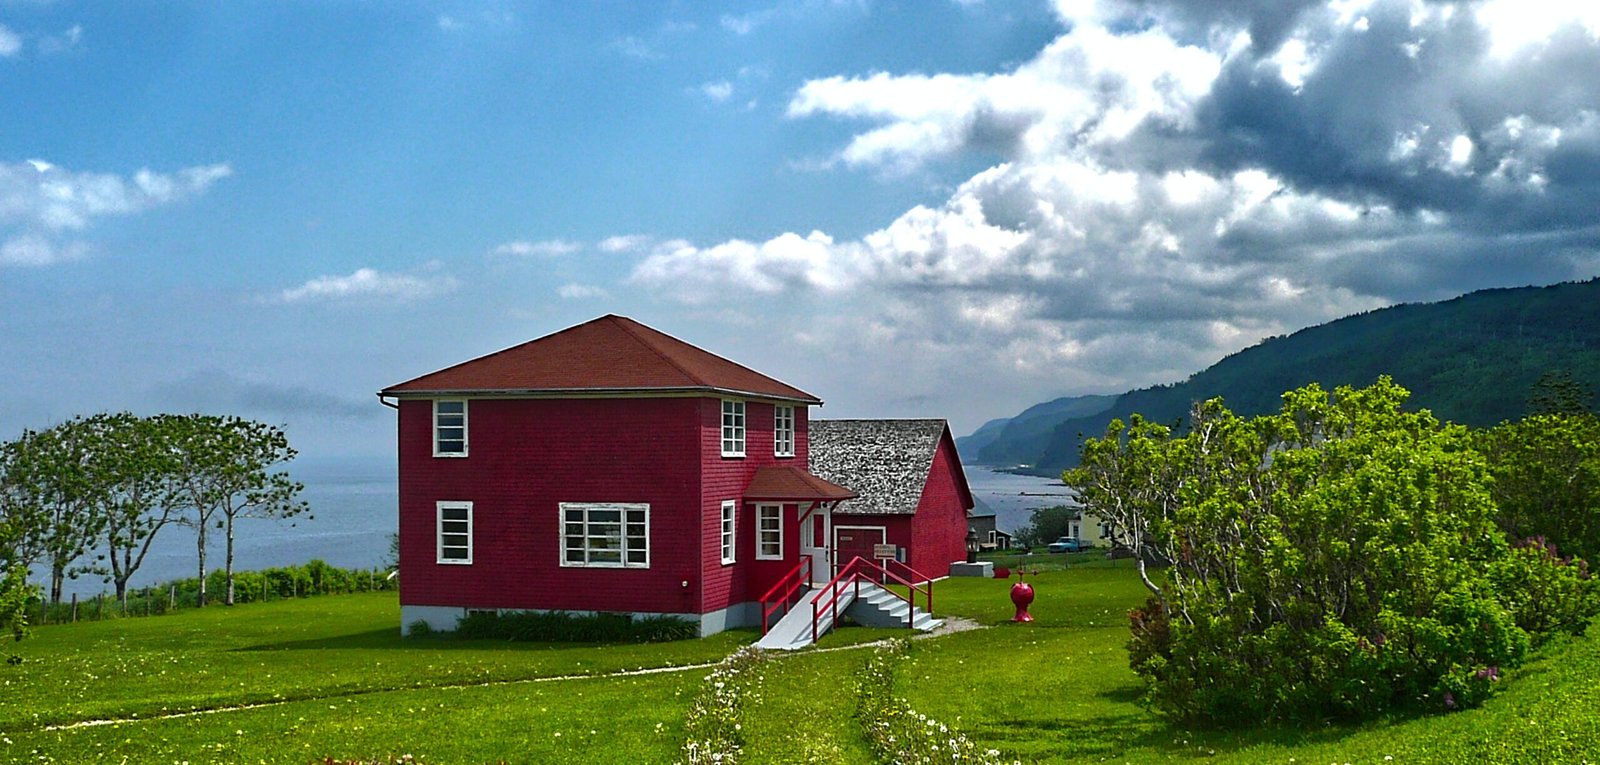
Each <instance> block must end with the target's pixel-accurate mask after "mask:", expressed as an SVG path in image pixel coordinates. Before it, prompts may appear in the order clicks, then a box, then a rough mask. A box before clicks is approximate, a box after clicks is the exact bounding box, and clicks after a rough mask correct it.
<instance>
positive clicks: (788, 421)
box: [772, 405, 794, 457]
mask: <svg viewBox="0 0 1600 765" xmlns="http://www.w3.org/2000/svg"><path fill="white" fill-rule="evenodd" d="M785 415H787V416H785ZM785 436H787V438H785ZM772 456H774V457H793V456H794V407H792V406H782V405H778V406H774V407H772Z"/></svg>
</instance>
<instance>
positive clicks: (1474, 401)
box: [957, 279, 1600, 475]
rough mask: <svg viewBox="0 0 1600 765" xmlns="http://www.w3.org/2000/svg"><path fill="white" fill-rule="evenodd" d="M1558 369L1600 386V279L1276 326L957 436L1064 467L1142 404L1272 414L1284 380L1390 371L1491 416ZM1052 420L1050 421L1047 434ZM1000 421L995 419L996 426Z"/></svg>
mask: <svg viewBox="0 0 1600 765" xmlns="http://www.w3.org/2000/svg"><path fill="white" fill-rule="evenodd" d="M1553 371H1564V372H1567V373H1569V374H1571V375H1572V377H1573V378H1575V379H1576V380H1578V381H1580V382H1582V383H1584V384H1587V385H1589V386H1590V387H1591V390H1592V389H1594V387H1595V385H1594V384H1595V382H1596V381H1600V279H1590V280H1588V281H1583V282H1565V283H1561V284H1555V285H1550V286H1546V287H1517V288H1506V289H1489V290H1481V291H1478V292H1473V293H1470V294H1467V295H1463V296H1461V297H1457V298H1453V299H1450V300H1445V301H1441V302H1437V303H1405V304H1400V305H1396V306H1391V307H1388V308H1381V309H1377V310H1373V311H1367V312H1364V313H1359V314H1354V315H1351V316H1346V317H1344V318H1341V319H1336V320H1334V321H1331V322H1328V323H1326V324H1319V325H1317V326H1314V327H1308V328H1306V329H1302V330H1300V331H1298V332H1295V333H1293V334H1290V335H1280V336H1276V337H1270V338H1267V339H1265V340H1263V341H1261V342H1260V343H1257V344H1256V345H1254V346H1251V347H1249V348H1246V349H1244V350H1242V351H1239V352H1237V353H1234V354H1231V355H1229V356H1227V357H1225V358H1223V359H1222V360H1221V361H1218V362H1217V363H1216V364H1213V365H1211V366H1210V367H1207V368H1206V369H1204V370H1202V371H1200V372H1197V373H1195V374H1194V375H1191V376H1190V377H1189V379H1187V380H1184V381H1183V382H1180V383H1175V384H1171V385H1158V386H1154V387H1150V388H1141V389H1138V390H1133V391H1129V392H1127V393H1123V394H1122V395H1120V396H1116V397H1115V398H1114V400H1113V401H1112V402H1111V404H1110V405H1109V406H1106V407H1104V408H1103V409H1101V410H1100V411H1096V412H1091V413H1079V414H1075V415H1070V416H1043V417H1041V416H1035V417H1033V418H1032V422H1031V424H1029V425H1025V426H1019V427H1018V429H1017V430H1016V432H1015V437H1011V435H1009V434H1011V433H1012V430H1011V428H1012V423H1015V422H1016V421H1017V420H1018V419H1019V418H1020V417H1021V415H1018V418H1012V420H1011V421H1010V422H1008V423H1007V424H1006V425H1004V426H1001V427H1000V428H999V429H998V435H996V436H995V437H994V438H993V439H991V440H989V441H988V442H979V443H978V444H977V446H976V448H972V447H971V446H970V445H971V444H972V441H971V440H970V439H971V438H972V437H970V436H969V437H967V439H958V440H957V444H958V446H959V445H960V444H962V443H963V441H964V440H965V441H966V442H967V443H968V444H969V446H968V447H962V454H963V457H964V458H969V459H971V460H972V461H973V462H974V463H976V464H990V465H1017V464H1027V465H1030V466H1032V468H1031V469H1030V471H1029V472H1037V473H1040V474H1048V475H1054V474H1058V473H1059V472H1060V471H1061V470H1062V469H1063V468H1066V467H1070V466H1072V465H1074V464H1076V463H1077V458H1078V446H1079V444H1080V443H1081V442H1082V440H1083V438H1084V437H1085V436H1098V435H1101V434H1103V433H1104V432H1105V429H1106V426H1107V425H1108V424H1109V423H1110V421H1111V420H1112V419H1113V418H1121V419H1123V420H1124V421H1126V419H1127V418H1128V416H1129V415H1130V414H1132V413H1135V412H1137V413H1139V414H1141V415H1144V416H1145V417H1146V418H1147V419H1152V420H1156V421H1159V422H1169V423H1170V422H1177V421H1180V420H1181V419H1183V418H1184V417H1185V415H1187V414H1188V412H1189V408H1190V407H1191V406H1192V405H1193V404H1194V402H1196V401H1202V400H1206V399H1210V398H1214V397H1217V396H1221V397H1222V398H1223V399H1224V400H1225V401H1226V402H1227V404H1228V407H1229V408H1230V409H1232V410H1233V411H1235V412H1237V413H1239V414H1242V415H1256V414H1263V413H1266V412H1270V411H1275V410H1276V409H1277V408H1278V405H1279V403H1280V397H1281V396H1282V394H1283V392H1284V391H1287V390H1292V389H1294V388H1298V387H1301V386H1303V385H1306V384H1308V383H1312V382H1316V383H1320V384H1321V385H1322V386H1323V387H1324V388H1328V389H1332V388H1334V387H1336V386H1339V385H1353V386H1364V385H1369V384H1371V383H1372V382H1373V381H1374V380H1376V379H1377V378H1378V377H1379V376H1380V375H1385V374H1387V375H1389V376H1390V377H1392V378H1393V379H1394V380H1395V382H1397V383H1399V384H1400V385H1402V386H1404V387H1406V388H1407V389H1409V390H1410V391H1411V393H1412V397H1411V401H1410V405H1411V406H1412V407H1414V408H1418V409H1423V408H1425V409H1429V410H1431V411H1432V412H1433V413H1434V414H1435V415H1436V416H1438V417H1439V418H1440V419H1441V420H1449V421H1452V422H1457V423H1461V424H1464V425H1471V426H1475V427H1483V426H1488V425H1493V424H1495V423H1498V422H1501V421H1503V420H1512V419H1518V418H1520V417H1522V416H1523V415H1524V414H1525V413H1526V408H1527V399H1528V394H1529V391H1530V389H1531V387H1532V386H1533V384H1534V383H1535V382H1536V381H1537V380H1538V379H1539V378H1540V377H1541V376H1542V375H1544V374H1546V373H1548V372H1553ZM1080 398H1094V397H1080ZM1066 400H1067V399H1057V400H1056V401H1053V402H1047V404H1042V405H1040V406H1049V405H1050V404H1055V403H1056V402H1059V401H1066ZM1592 405H1593V402H1591V406H1592ZM1036 408H1037V407H1034V408H1030V409H1029V410H1027V411H1034V409H1036ZM1042 423H1048V424H1049V433H1048V434H1047V436H1045V437H1044V438H1043V439H1042V440H1040V437H1039V435H1038V433H1037V429H1038V428H1039V426H1040V425H1041V424H1042ZM993 425H994V423H992V422H991V423H986V424H985V426H984V428H988V429H989V431H990V432H991V433H994V432H995V430H996V429H995V428H993V427H991V426H993ZM981 430H983V429H980V431H981ZM973 435H974V436H976V435H978V434H977V433H974V434H973Z"/></svg>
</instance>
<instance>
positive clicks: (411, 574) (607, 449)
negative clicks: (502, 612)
mask: <svg viewBox="0 0 1600 765" xmlns="http://www.w3.org/2000/svg"><path fill="white" fill-rule="evenodd" d="M706 401H707V400H705V399H692V398H641V399H572V400H535V399H521V400H514V399H498V400H496V399H474V400H472V401H471V403H470V404H469V415H468V417H469V419H468V422H469V428H470V431H469V435H468V439H469V444H470V445H469V449H470V454H471V456H469V457H467V458H446V457H438V458H436V457H434V456H433V445H432V422H431V417H432V406H431V402H429V401H427V400H404V401H401V402H400V416H399V445H400V446H399V450H400V555H401V558H400V560H401V577H400V581H401V591H400V602H401V603H402V604H405V605H435V606H464V607H469V608H472V607H480V608H539V609H568V610H615V611H652V612H677V613H685V612H694V611H696V610H698V609H697V606H698V599H699V598H698V592H697V589H698V585H699V580H700V576H699V570H700V563H699V556H700V550H699V549H697V548H696V546H695V545H694V544H693V543H692V540H694V539H695V537H696V529H695V523H696V513H695V509H696V507H697V506H698V505H699V503H700V499H701V490H700V482H699V475H698V472H699V469H700V464H701V461H700V459H698V456H699V455H700V453H701V448H702V441H703V436H704V429H703V428H702V427H699V426H698V425H697V423H698V422H699V420H700V419H702V417H701V412H702V411H704V410H706V407H707V404H706ZM710 404H711V405H713V406H714V405H715V401H714V400H711V401H710ZM769 450H770V447H769ZM441 500H463V501H470V502H472V503H473V548H474V549H473V562H472V564H471V565H440V564H437V563H435V557H436V553H435V544H436V541H435V540H436V537H435V534H436V531H435V503H436V502H438V501H441ZM560 502H648V503H649V504H650V567H649V568H648V569H615V568H563V567H561V566H560V565H559V563H558V561H559V555H560V538H559V535H560V515H559V508H558V503H560ZM710 549H711V554H712V555H713V556H714V555H715V552H716V550H715V547H714V546H713V547H711V548H710ZM685 580H687V581H688V582H689V583H690V586H689V587H688V588H684V587H682V586H681V582H683V581H685Z"/></svg>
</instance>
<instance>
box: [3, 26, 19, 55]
mask: <svg viewBox="0 0 1600 765" xmlns="http://www.w3.org/2000/svg"><path fill="white" fill-rule="evenodd" d="M21 52H22V38H21V37H19V36H17V33H16V32H13V31H11V30H10V29H7V28H6V26H5V25H4V24H0V58H10V57H12V56H15V55H17V54H18V53H21Z"/></svg>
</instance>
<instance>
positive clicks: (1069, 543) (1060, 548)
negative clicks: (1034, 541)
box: [1045, 537, 1094, 553]
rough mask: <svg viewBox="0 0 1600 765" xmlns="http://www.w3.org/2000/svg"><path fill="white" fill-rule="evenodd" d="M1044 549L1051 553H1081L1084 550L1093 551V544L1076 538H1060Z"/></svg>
mask: <svg viewBox="0 0 1600 765" xmlns="http://www.w3.org/2000/svg"><path fill="white" fill-rule="evenodd" d="M1045 549H1046V550H1049V551H1050V552H1053V553H1069V552H1083V551H1084V550H1093V549H1094V543H1093V542H1086V541H1084V540H1082V539H1077V538H1076V537H1062V538H1060V539H1057V540H1056V541H1054V542H1051V543H1050V544H1049V545H1047V546H1045Z"/></svg>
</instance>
